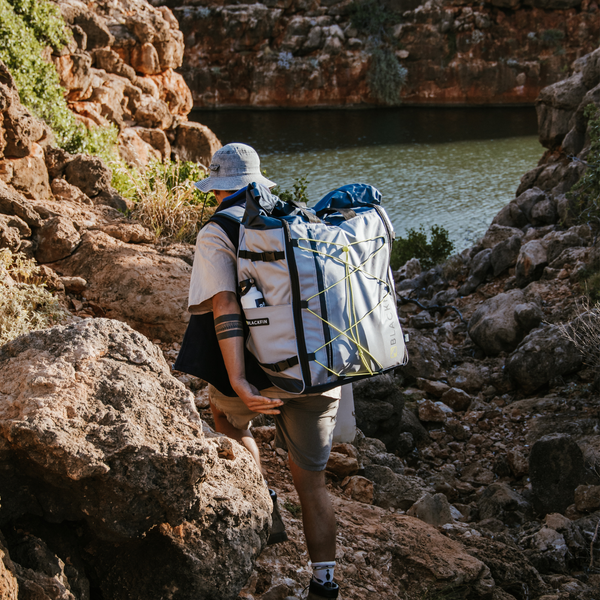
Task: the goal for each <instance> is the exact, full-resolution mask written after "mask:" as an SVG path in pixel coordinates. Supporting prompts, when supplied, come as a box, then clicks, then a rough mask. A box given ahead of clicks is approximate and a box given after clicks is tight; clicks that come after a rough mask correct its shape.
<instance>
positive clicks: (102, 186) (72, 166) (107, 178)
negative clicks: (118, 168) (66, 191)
mask: <svg viewBox="0 0 600 600" xmlns="http://www.w3.org/2000/svg"><path fill="white" fill-rule="evenodd" d="M64 175H65V179H66V180H67V182H68V183H70V184H71V185H74V186H75V187H78V188H79V189H80V190H81V191H82V192H83V193H84V194H86V195H87V196H88V197H90V198H92V199H93V198H95V197H96V196H98V194H100V193H101V192H106V191H109V190H111V189H112V186H111V184H110V182H111V180H112V173H111V172H110V169H108V168H107V167H106V166H105V165H104V163H103V162H102V160H101V159H100V158H98V157H97V156H89V155H86V154H77V155H76V156H74V157H73V158H72V159H71V160H70V161H69V162H68V163H67V165H66V167H65V170H64Z"/></svg>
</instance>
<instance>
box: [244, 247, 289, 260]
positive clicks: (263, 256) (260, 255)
mask: <svg viewBox="0 0 600 600" xmlns="http://www.w3.org/2000/svg"><path fill="white" fill-rule="evenodd" d="M238 256H239V257H240V258H246V259H248V260H251V261H254V262H257V261H263V262H275V261H277V260H283V259H284V258H285V252H283V251H280V252H250V251H249V250H240V251H239V252H238Z"/></svg>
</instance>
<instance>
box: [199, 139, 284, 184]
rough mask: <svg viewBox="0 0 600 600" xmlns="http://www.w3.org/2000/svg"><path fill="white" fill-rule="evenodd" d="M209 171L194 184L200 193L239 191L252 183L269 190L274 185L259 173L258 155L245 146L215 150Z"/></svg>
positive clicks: (252, 149)
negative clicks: (206, 175) (205, 176)
mask: <svg viewBox="0 0 600 600" xmlns="http://www.w3.org/2000/svg"><path fill="white" fill-rule="evenodd" d="M209 169H210V175H209V176H208V177H207V178H206V179H202V180H200V181H197V182H196V183H195V184H194V185H195V186H196V187H197V188H198V189H199V190H200V191H201V192H209V191H210V190H232V191H233V190H241V189H242V188H243V187H245V186H247V185H248V184H249V183H252V182H253V181H254V182H256V183H262V184H263V185H265V186H267V187H269V188H271V187H273V186H275V185H276V184H275V183H274V182H272V181H269V180H268V179H267V178H266V177H265V176H264V175H263V174H262V173H261V172H260V159H259V158H258V154H257V153H256V150H255V149H254V148H252V147H251V146H247V145H246V144H239V143H232V144H227V145H226V146H223V147H222V148H220V149H219V150H217V151H216V152H215V153H214V154H213V157H212V161H211V163H210V167H209Z"/></svg>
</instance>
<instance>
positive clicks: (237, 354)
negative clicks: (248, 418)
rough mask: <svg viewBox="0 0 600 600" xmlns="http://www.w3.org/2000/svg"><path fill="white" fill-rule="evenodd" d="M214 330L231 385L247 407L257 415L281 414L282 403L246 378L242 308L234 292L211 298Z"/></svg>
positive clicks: (219, 294)
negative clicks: (267, 395) (271, 397)
mask: <svg viewBox="0 0 600 600" xmlns="http://www.w3.org/2000/svg"><path fill="white" fill-rule="evenodd" d="M212 303H213V314H214V317H215V331H216V333H217V339H218V340H219V347H220V348H221V354H222V355H223V360H224V361H225V368H226V369H227V374H228V375H229V382H230V383H231V387H232V388H233V390H234V391H235V393H236V394H237V395H238V396H239V397H240V398H241V399H242V401H243V402H244V404H245V405H246V406H247V407H248V408H249V409H250V410H253V411H254V412H257V413H264V414H266V415H278V414H279V411H278V410H277V407H278V406H281V405H282V404H283V402H282V401H281V400H275V399H270V398H265V397H263V396H260V395H259V394H258V390H257V389H256V388H255V387H254V386H253V385H251V384H250V383H249V382H248V380H247V379H246V365H245V364H244V330H243V320H242V319H243V316H242V309H241V308H240V305H239V304H238V301H237V297H236V295H235V294H234V293H233V292H219V293H218V294H215V296H213V299H212Z"/></svg>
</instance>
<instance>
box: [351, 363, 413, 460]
mask: <svg viewBox="0 0 600 600" xmlns="http://www.w3.org/2000/svg"><path fill="white" fill-rule="evenodd" d="M352 392H353V394H354V413H355V416H356V426H357V427H358V428H359V429H360V430H361V431H362V432H363V433H364V434H365V435H366V436H367V437H374V438H377V439H379V440H381V441H382V442H383V443H384V444H385V445H386V447H387V449H388V450H389V451H390V452H393V451H394V450H395V448H396V443H397V429H398V427H399V425H400V422H401V420H402V409H403V407H404V396H403V394H402V392H401V391H400V389H399V386H398V384H397V383H396V381H395V380H394V378H393V377H392V376H391V375H388V374H385V375H378V376H377V377H371V378H369V379H363V380H362V381H358V382H357V383H354V384H352Z"/></svg>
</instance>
